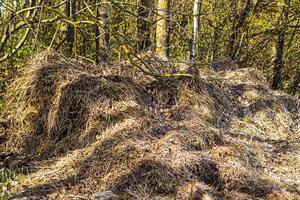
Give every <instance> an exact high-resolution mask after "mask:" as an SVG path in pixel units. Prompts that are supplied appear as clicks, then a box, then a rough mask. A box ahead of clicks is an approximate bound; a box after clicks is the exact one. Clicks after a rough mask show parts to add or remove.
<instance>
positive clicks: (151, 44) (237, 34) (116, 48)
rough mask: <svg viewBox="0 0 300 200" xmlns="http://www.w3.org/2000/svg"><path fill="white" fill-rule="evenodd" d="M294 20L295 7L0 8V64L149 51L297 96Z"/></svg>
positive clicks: (196, 3) (260, 3)
mask: <svg viewBox="0 0 300 200" xmlns="http://www.w3.org/2000/svg"><path fill="white" fill-rule="evenodd" d="M299 19H300V3H299V1H297V0H272V1H270V0H244V1H242V0H187V1H183V0H156V1H154V0H125V1H117V0H51V1H49V0H0V26H1V29H0V36H1V40H0V63H6V66H10V68H14V66H17V65H18V63H20V62H22V59H23V58H24V57H26V56H28V55H30V54H32V53H35V52H36V51H39V50H40V49H43V48H53V49H55V50H56V51H59V52H61V53H64V54H66V55H67V56H70V57H74V58H76V59H80V60H85V61H87V62H93V63H99V62H106V63H109V62H111V61H112V60H118V59H123V58H125V57H127V56H128V55H129V54H132V55H136V54H139V53H143V52H147V51H152V52H156V54H158V55H159V56H161V57H165V58H173V59H178V60H180V61H181V62H182V61H184V62H188V63H192V64H194V65H195V66H202V65H209V64H210V63H214V62H218V61H219V60H222V59H223V58H230V59H232V60H233V61H235V62H237V63H239V64H240V65H241V66H242V67H257V68H260V69H263V70H264V71H265V72H266V74H267V75H268V76H269V77H270V81H271V82H272V86H273V88H274V89H279V88H284V89H287V90H288V91H289V92H290V93H292V94H296V93H297V91H299V84H300V68H299V67H297V66H299V59H297V58H298V57H299V56H300V50H299V49H300V48H299V44H300V35H299V30H300V20H299ZM2 70H3V69H2Z"/></svg>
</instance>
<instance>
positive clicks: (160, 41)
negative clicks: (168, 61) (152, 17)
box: [156, 0, 169, 57]
mask: <svg viewBox="0 0 300 200" xmlns="http://www.w3.org/2000/svg"><path fill="white" fill-rule="evenodd" d="M168 12H169V0H158V4H157V13H158V16H157V24H156V53H157V54H158V55H159V56H161V57H167V54H168V52H167V51H168V48H169V47H168V46H167V43H168V42H167V39H168V19H167V18H168Z"/></svg>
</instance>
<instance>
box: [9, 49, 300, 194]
mask: <svg viewBox="0 0 300 200" xmlns="http://www.w3.org/2000/svg"><path fill="white" fill-rule="evenodd" d="M165 67H166V68H167V67H168V66H167V65H165ZM7 103H8V108H9V110H8V115H9V116H10V121H11V130H10V137H9V141H8V142H7V144H6V145H7V148H8V149H12V148H13V149H14V150H15V151H17V152H19V153H23V154H34V155H38V156H39V158H40V159H41V161H36V163H35V164H36V166H35V167H36V168H37V170H36V172H34V173H32V174H30V175H29V176H28V178H26V179H25V180H24V182H23V183H22V184H21V185H22V186H24V188H28V187H29V188H30V189H28V190H27V189H24V188H23V190H24V192H23V193H22V194H21V196H24V195H25V196H26V195H40V197H45V198H50V199H51V198H53V199H54V198H56V199H70V198H77V199H80V198H82V199H87V198H89V197H91V196H92V194H94V193H96V192H104V191H112V192H113V193H114V194H115V195H116V196H118V199H205V198H209V197H210V198H215V199H223V198H225V199H257V198H262V199H297V197H298V196H299V193H300V189H299V186H300V183H299V180H300V179H299V176H300V171H299V170H300V158H299V153H300V147H299V145H300V144H299V139H300V131H299V130H300V123H299V119H300V102H299V101H298V100H296V99H294V98H293V97H290V96H286V95H283V94H281V93H278V92H274V91H272V90H270V88H269V87H268V85H267V83H266V81H264V78H263V77H261V76H260V75H259V72H257V71H255V70H252V71H250V70H249V69H243V70H238V69H232V70H230V71H222V75H220V74H218V73H216V72H212V71H209V70H206V71H201V72H200V76H199V77H195V78H193V77H169V78H167V77H165V78H162V79H160V80H155V79H153V78H151V77H146V76H145V75H143V74H142V73H140V72H138V71H135V70H133V69H132V68H130V66H128V65H126V64H113V65H111V66H104V65H103V66H85V65H82V64H80V63H78V62H75V61H72V60H69V59H66V58H64V57H62V56H60V55H57V54H54V53H52V52H44V53H42V54H40V55H38V56H37V59H35V60H34V61H33V63H32V64H31V65H30V66H28V67H27V68H26V70H25V71H24V72H23V74H22V76H20V78H18V79H17V80H16V81H15V82H14V84H12V86H11V87H10V89H9V91H8V93H7ZM20 190H22V187H20Z"/></svg>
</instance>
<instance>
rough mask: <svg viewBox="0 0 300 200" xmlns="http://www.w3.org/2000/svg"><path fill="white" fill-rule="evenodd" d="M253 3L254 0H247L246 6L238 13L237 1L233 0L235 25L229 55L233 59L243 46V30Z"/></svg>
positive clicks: (230, 40)
mask: <svg viewBox="0 0 300 200" xmlns="http://www.w3.org/2000/svg"><path fill="white" fill-rule="evenodd" d="M251 5H252V0H246V1H245V4H244V7H243V9H242V11H241V13H240V14H237V1H236V0H232V8H231V9H232V11H231V12H232V18H233V25H232V30H231V35H230V39H229V57H230V58H231V59H232V60H235V59H236V56H237V52H238V51H239V48H240V47H241V46H240V44H241V42H240V41H239V40H240V39H241V38H240V36H241V34H240V32H241V30H242V29H243V28H244V26H245V25H246V21H247V18H248V16H249V14H250V10H251Z"/></svg>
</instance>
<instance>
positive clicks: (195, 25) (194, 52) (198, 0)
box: [190, 0, 202, 63]
mask: <svg viewBox="0 0 300 200" xmlns="http://www.w3.org/2000/svg"><path fill="white" fill-rule="evenodd" d="M201 3H202V0H195V1H194V9H193V33H192V45H191V52H190V62H191V63H195V60H196V57H197V43H198V33H199V26H200V8H201Z"/></svg>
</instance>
